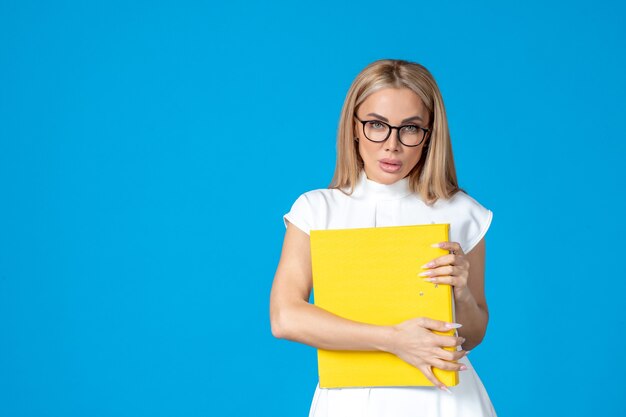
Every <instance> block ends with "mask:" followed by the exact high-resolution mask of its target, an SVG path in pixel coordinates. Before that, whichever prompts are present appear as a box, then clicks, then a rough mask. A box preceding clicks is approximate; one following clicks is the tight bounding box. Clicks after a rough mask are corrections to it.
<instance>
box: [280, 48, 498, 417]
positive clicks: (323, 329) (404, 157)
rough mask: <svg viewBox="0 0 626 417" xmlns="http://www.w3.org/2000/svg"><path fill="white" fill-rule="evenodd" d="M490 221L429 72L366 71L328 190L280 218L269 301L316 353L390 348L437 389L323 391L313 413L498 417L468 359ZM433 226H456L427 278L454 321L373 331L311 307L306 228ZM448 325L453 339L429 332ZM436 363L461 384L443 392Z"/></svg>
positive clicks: (480, 319)
mask: <svg viewBox="0 0 626 417" xmlns="http://www.w3.org/2000/svg"><path fill="white" fill-rule="evenodd" d="M491 218H492V212H491V211H490V210H488V209H486V208H485V207H483V206H482V205H480V204H479V203H478V202H477V201H476V200H474V199H473V198H472V197H470V196H469V195H468V194H466V193H465V192H464V191H463V190H462V189H460V188H459V186H458V183H457V178H456V171H455V168H454V160H453V154H452V146H451V142H450V135H449V133H448V123H447V119H446V113H445V108H444V105H443V99H442V97H441V93H440V91H439V88H438V86H437V84H436V83H435V80H434V78H433V76H432V75H431V74H430V72H429V71H428V70H427V69H426V68H424V67H423V66H421V65H419V64H416V63H412V62H407V61H401V60H380V61H376V62H373V63H372V64H370V65H368V66H367V67H366V68H365V69H364V70H363V71H361V73H360V74H359V75H358V76H357V77H356V79H355V80H354V82H353V83H352V86H351V87H350V90H349V91H348V94H347V96H346V100H345V103H344V105H343V109H342V112H341V118H340V121H339V130H338V135H337V163H336V168H335V175H334V177H333V180H332V182H331V184H330V186H329V188H327V189H319V190H313V191H309V192H306V193H304V194H302V195H301V196H300V197H298V199H297V200H296V201H295V202H294V204H293V206H292V208H291V211H290V212H289V213H287V214H286V215H285V216H284V221H285V225H286V227H287V231H286V233H285V239H284V243H283V249H282V254H281V257H280V261H279V264H278V268H277V270H276V275H275V277H274V283H273V286H272V293H271V297H270V318H271V326H272V333H273V334H274V336H275V337H278V338H283V339H288V340H293V341H296V342H300V343H305V344H307V345H310V346H313V347H315V348H322V349H329V350H355V351H385V352H390V353H392V354H394V355H396V356H397V357H399V358H401V359H402V360H404V361H406V362H407V363H409V364H411V365H413V366H415V367H416V368H418V369H419V370H420V371H421V372H422V373H423V374H424V375H426V377H427V378H428V379H429V380H430V381H431V382H432V383H433V385H434V387H430V386H429V387H365V388H345V389H324V388H320V387H319V385H318V386H317V388H316V390H315V393H314V397H313V401H312V404H311V410H310V416H311V417H322V416H340V417H350V416H369V417H376V416H393V417H403V416H446V417H453V416H463V417H473V416H495V411H494V409H493V406H492V404H491V401H490V399H489V396H488V395H487V392H486V391H485V388H484V386H483V384H482V382H481V381H480V379H479V377H478V375H477V373H476V372H475V370H474V369H473V367H472V365H471V363H470V361H469V359H468V358H467V354H468V353H469V351H470V350H471V349H474V348H475V347H476V346H478V345H479V344H480V343H481V341H482V339H483V337H484V336H485V332H486V329H487V322H488V319H489V312H488V309H487V302H486V299H485V292H484V270H485V240H484V236H485V233H486V232H487V229H488V228H489V226H490V224H491ZM426 223H450V241H449V242H440V247H442V248H444V249H446V250H448V251H450V253H449V254H448V255H444V256H441V257H439V258H437V259H434V260H433V261H432V262H430V263H429V264H427V265H425V266H424V267H423V268H424V271H425V272H424V275H423V277H424V279H427V280H429V281H430V282H433V283H439V284H449V285H451V286H452V288H453V294H454V300H455V312H456V322H457V323H446V322H442V321H438V320H433V319H431V318H428V317H415V318H412V319H410V320H407V321H404V322H402V323H397V324H396V325H393V326H378V325H372V324H367V323H359V322H355V321H351V320H347V319H344V318H342V317H339V316H336V315H334V314H332V313H330V312H328V311H325V310H323V309H321V308H319V307H317V306H315V305H313V304H310V303H309V301H308V300H309V296H310V293H311V290H312V276H311V257H310V244H309V232H310V230H316V229H342V228H361V227H381V226H407V225H415V224H426ZM451 328H457V329H458V337H457V336H441V335H437V334H435V333H434V332H433V331H447V330H449V329H451ZM446 346H448V347H450V346H452V347H457V350H456V351H454V352H453V351H449V350H445V349H443V347H446ZM458 346H460V348H459V347H458ZM433 367H436V368H440V369H445V370H457V371H459V372H460V373H459V381H460V382H459V384H458V385H456V386H454V387H446V386H445V385H444V384H443V383H442V382H440V381H439V380H438V379H437V378H436V377H435V375H434V374H433V371H432V368H433Z"/></svg>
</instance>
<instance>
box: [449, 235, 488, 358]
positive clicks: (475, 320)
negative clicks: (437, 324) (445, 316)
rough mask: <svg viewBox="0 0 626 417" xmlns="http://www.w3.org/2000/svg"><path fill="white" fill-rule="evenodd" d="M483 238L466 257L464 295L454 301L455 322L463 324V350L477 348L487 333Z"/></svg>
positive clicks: (461, 334) (461, 331) (460, 333)
mask: <svg viewBox="0 0 626 417" xmlns="http://www.w3.org/2000/svg"><path fill="white" fill-rule="evenodd" d="M485 252H486V249H485V238H482V239H481V240H480V242H478V244H477V245H476V246H475V247H474V248H473V249H472V251H471V252H470V253H468V254H467V255H466V258H467V260H468V261H469V276H468V279H467V288H468V289H469V291H466V292H465V294H464V295H462V296H460V297H459V298H458V299H456V300H455V303H456V304H455V312H456V320H457V322H458V323H461V324H463V327H462V328H461V329H459V335H460V336H463V337H464V338H465V339H466V342H465V343H464V344H463V349H465V350H471V349H474V348H475V347H476V346H478V345H479V344H480V343H481V342H482V340H483V338H484V337H485V333H486V331H487V323H488V321H489V310H488V308H487V300H486V299H485Z"/></svg>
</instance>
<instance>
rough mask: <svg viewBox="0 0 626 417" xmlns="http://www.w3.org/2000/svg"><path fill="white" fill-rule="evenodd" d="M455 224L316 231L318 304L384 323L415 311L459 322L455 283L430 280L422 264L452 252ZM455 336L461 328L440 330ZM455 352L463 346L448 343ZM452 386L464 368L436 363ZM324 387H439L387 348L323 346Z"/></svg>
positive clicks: (314, 265) (353, 317)
mask: <svg viewBox="0 0 626 417" xmlns="http://www.w3.org/2000/svg"><path fill="white" fill-rule="evenodd" d="M449 228H450V225H449V224H426V225H416V226H395V227H373V228H360V229H337V230H311V235H310V236H311V262H312V268H313V269H312V272H313V291H314V303H315V305H316V306H319V307H320V308H323V309H325V310H327V311H330V312H331V313H334V314H336V315H338V316H341V317H344V318H347V319H350V320H354V321H358V322H363V323H370V324H377V325H394V324H398V323H401V322H403V321H405V320H408V319H411V318H415V317H420V316H423V317H430V318H433V319H437V320H445V321H447V322H453V321H454V298H453V295H452V287H451V286H450V285H442V284H440V285H436V284H433V283H430V282H427V281H424V280H423V278H424V277H420V276H419V275H418V274H419V273H420V272H423V271H425V269H422V268H421V266H422V265H424V264H426V263H428V262H430V261H432V260H433V259H435V258H437V257H439V256H442V255H445V254H447V253H448V251H447V250H444V249H440V248H433V247H431V245H432V244H433V243H437V242H445V241H448V236H449ZM436 333H437V334H445V335H451V336H452V335H454V334H455V330H454V329H452V330H450V331H448V332H436ZM445 349H448V350H456V349H455V348H453V347H446V348H445ZM432 369H433V372H434V374H435V376H436V377H437V378H438V379H439V380H440V381H442V382H443V383H445V384H446V385H447V386H454V385H457V384H458V372H456V371H444V370H442V369H439V368H432ZM318 371H319V380H320V387H322V388H338V387H368V386H369V387H371V386H432V385H433V384H432V383H431V382H430V381H429V380H428V379H427V378H426V377H425V376H424V375H423V374H422V372H421V371H420V370H418V369H417V368H415V367H413V366H411V365H409V364H408V363H406V362H404V361H403V360H401V359H400V358H398V357H397V356H395V355H393V354H391V353H388V352H381V351H375V352H370V351H367V352H365V351H335V350H324V349H318Z"/></svg>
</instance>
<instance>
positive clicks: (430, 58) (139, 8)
mask: <svg viewBox="0 0 626 417" xmlns="http://www.w3.org/2000/svg"><path fill="white" fill-rule="evenodd" d="M298 3H299V2H285V3H273V2H269V3H268V2H258V3H253V2H231V3H230V4H228V5H227V4H225V2H224V3H223V4H214V3H212V2H200V1H197V2H181V1H177V2H169V3H168V2H154V1H145V2H128V1H123V2H114V1H108V2H100V4H98V3H96V2H71V1H65V2H62V1H57V2H27V1H2V3H0V415H1V416H10V417H21V416H94V417H95V416H172V415H181V416H183V415H184V416H211V415H233V416H243V415H271V416H301V415H306V413H307V412H308V407H309V404H310V400H311V396H312V393H313V389H314V387H315V384H316V356H315V350H314V349H313V348H311V347H308V346H303V345H298V344H296V343H292V342H287V341H282V340H276V339H274V338H272V336H271V333H270V328H269V321H268V308H269V307H268V302H269V299H268V298H269V291H270V286H271V283H272V279H273V274H274V272H275V268H276V265H277V262H278V258H279V255H280V249H281V244H282V238H283V235H284V226H283V223H282V215H283V214H284V213H286V212H287V211H288V210H289V208H290V207H291V204H292V203H293V201H294V200H295V198H296V197H297V196H298V195H300V194H301V193H302V192H304V191H308V190H310V189H314V188H322V187H326V186H327V185H328V183H329V181H330V179H331V176H332V173H333V168H334V158H335V151H334V140H335V132H336V127H337V120H338V115H339V110H340V108H341V105H342V102H343V98H344V96H345V93H346V91H347V89H348V87H349V85H350V83H351V81H352V79H353V77H354V76H355V75H356V74H357V73H358V72H359V71H360V70H361V69H362V68H363V67H364V66H365V65H366V64H368V63H369V62H371V61H373V60H375V59H379V58H387V57H392V58H402V59H409V60H413V61H417V62H420V63H422V64H424V65H425V66H427V67H428V68H429V69H430V70H431V71H432V72H433V74H434V75H435V77H436V79H437V81H438V83H439V85H440V87H441V89H442V92H443V95H444V99H445V101H446V105H447V110H448V116H449V121H450V127H451V132H452V140H453V146H454V151H455V159H456V163H457V169H458V176H459V180H460V185H461V186H462V187H463V188H465V189H466V190H467V191H468V192H469V193H470V194H471V195H472V196H473V197H474V198H476V199H477V200H478V201H479V202H481V203H482V204H483V205H484V206H485V207H487V208H489V209H491V210H492V211H493V212H494V221H493V224H492V227H491V229H490V231H489V233H488V234H487V248H488V250H487V251H488V253H487V262H488V265H487V276H486V283H487V299H488V302H489V307H490V312H491V321H490V324H489V329H488V334H487V337H486V338H485V340H484V341H483V344H482V345H481V346H480V347H478V348H477V349H475V350H474V352H473V353H472V357H471V359H472V362H473V364H474V366H475V367H476V369H477V370H478V372H479V375H480V377H481V378H482V380H483V382H484V384H485V386H486V387H487V390H488V391H489V393H490V395H491V398H492V400H493V403H494V405H495V407H496V409H497V411H498V412H499V414H500V415H501V416H527V415H534V416H552V415H568V416H588V415H624V414H625V413H626V407H625V405H624V402H623V401H622V399H621V397H622V396H623V392H624V390H625V388H626V386H625V383H624V379H623V377H622V376H621V375H622V374H623V363H622V356H623V353H624V347H623V346H624V345H623V343H624V335H623V333H624V327H625V326H624V314H623V310H622V306H623V304H624V302H623V297H624V294H625V293H626V284H625V279H624V278H625V276H624V271H623V270H624V268H623V267H622V263H623V251H624V241H623V236H624V233H625V232H626V230H625V229H626V228H625V224H624V220H623V213H624V212H626V207H625V203H624V186H623V181H624V179H625V175H624V173H623V161H622V159H623V156H624V155H625V150H626V149H625V142H626V134H625V133H626V129H625V123H624V116H626V111H625V110H626V106H625V104H624V97H626V86H625V82H624V74H625V73H626V62H625V58H626V56H625V55H626V53H625V48H624V41H625V40H626V29H625V27H626V25H625V24H624V23H625V22H624V15H625V13H624V12H625V8H624V6H623V3H620V2H617V1H615V2H608V1H597V2H593V3H588V2H581V1H574V2H547V4H546V3H545V2H539V1H526V2H497V1H492V2H474V3H470V2H460V1H459V2H451V1H446V2H428V3H426V2H422V3H419V2H409V1H398V2H387V3H384V2H383V3H381V2H375V1H360V2H358V3H357V2H353V3H349V2H338V3H339V4H336V3H337V2H326V1H322V2H314V3H311V4H298ZM432 3H436V4H435V5H433V4H432Z"/></svg>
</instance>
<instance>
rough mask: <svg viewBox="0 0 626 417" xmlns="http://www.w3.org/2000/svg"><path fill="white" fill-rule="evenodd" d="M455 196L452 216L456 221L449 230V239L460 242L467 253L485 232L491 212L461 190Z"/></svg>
mask: <svg viewBox="0 0 626 417" xmlns="http://www.w3.org/2000/svg"><path fill="white" fill-rule="evenodd" d="M457 196H458V199H456V202H455V204H454V210H455V211H456V213H455V216H454V217H455V218H456V219H458V222H457V223H456V224H454V225H453V227H452V229H451V230H450V234H451V239H452V240H455V241H457V242H459V243H460V244H461V247H462V248H463V252H465V253H469V252H471V251H472V249H474V247H475V246H476V245H477V244H478V242H480V240H481V239H482V238H483V237H485V235H486V234H487V230H489V227H490V226H491V220H492V219H493V212H492V211H491V210H489V209H487V208H485V207H483V206H482V205H481V204H480V203H479V202H478V201H476V200H474V199H473V198H472V197H470V196H469V195H467V194H465V193H463V192H460V193H457ZM455 229H456V230H455Z"/></svg>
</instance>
